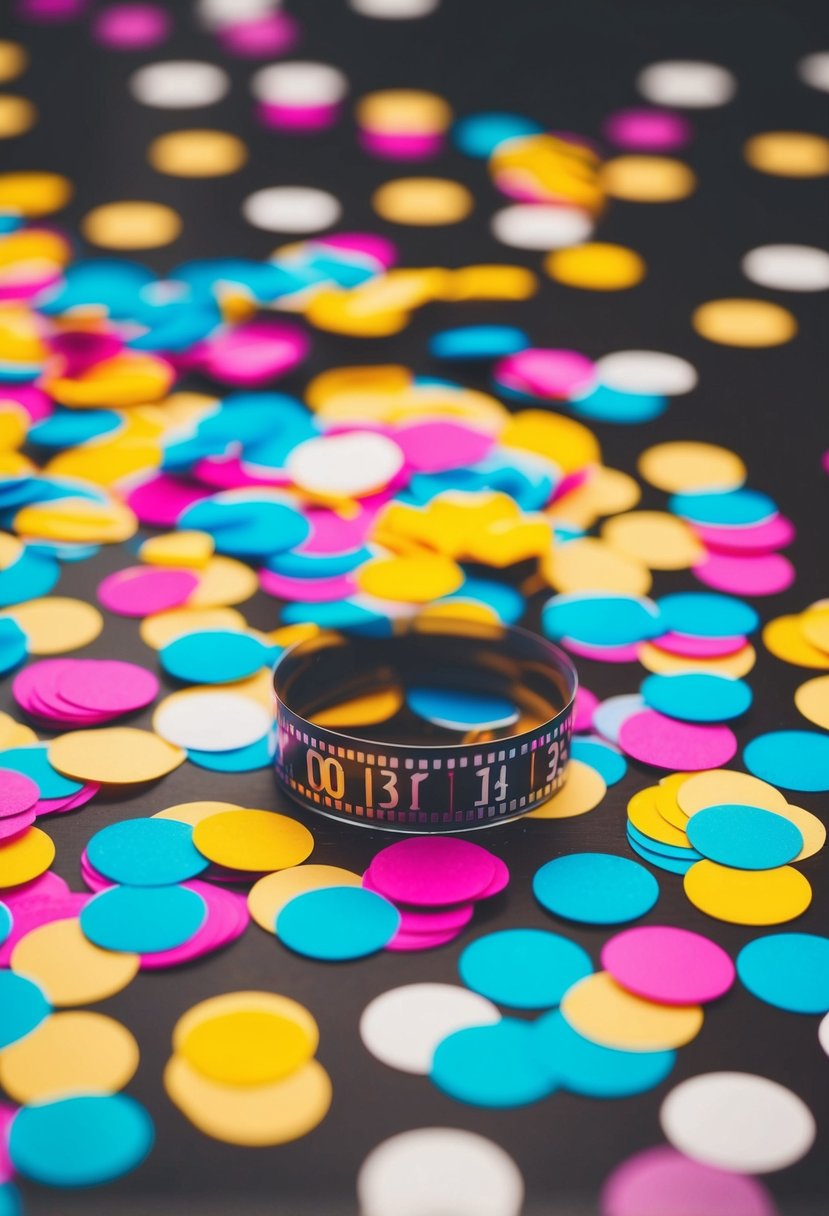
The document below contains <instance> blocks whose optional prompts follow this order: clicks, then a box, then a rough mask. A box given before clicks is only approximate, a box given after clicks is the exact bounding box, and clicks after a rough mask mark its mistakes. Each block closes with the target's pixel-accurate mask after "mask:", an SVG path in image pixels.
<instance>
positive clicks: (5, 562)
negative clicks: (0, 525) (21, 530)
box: [0, 532, 23, 570]
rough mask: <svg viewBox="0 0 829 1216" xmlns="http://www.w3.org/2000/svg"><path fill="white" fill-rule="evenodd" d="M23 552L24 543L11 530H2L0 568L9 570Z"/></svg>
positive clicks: (0, 533) (0, 536) (0, 535)
mask: <svg viewBox="0 0 829 1216" xmlns="http://www.w3.org/2000/svg"><path fill="white" fill-rule="evenodd" d="M22 553H23V543H22V541H20V540H19V539H18V538H17V537H16V536H12V535H11V533H10V532H0V570H8V568H9V566H13V565H14V563H15V562H16V561H17V559H18V558H19V557H20V556H21V555H22Z"/></svg>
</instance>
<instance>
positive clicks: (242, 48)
mask: <svg viewBox="0 0 829 1216" xmlns="http://www.w3.org/2000/svg"><path fill="white" fill-rule="evenodd" d="M298 39H299V25H298V23H297V22H296V21H295V20H294V18H293V17H291V16H290V14H289V13H266V14H265V16H263V17H259V18H257V19H256V20H254V21H236V22H234V23H233V24H232V25H226V26H224V27H223V28H222V29H221V30H220V31H219V42H220V43H221V45H222V47H223V48H224V50H226V51H228V52H229V53H230V54H231V55H239V56H241V57H242V58H244V59H259V58H264V57H265V56H267V55H285V54H287V52H288V51H290V50H292V49H293V48H294V47H295V46H296V44H297V41H298Z"/></svg>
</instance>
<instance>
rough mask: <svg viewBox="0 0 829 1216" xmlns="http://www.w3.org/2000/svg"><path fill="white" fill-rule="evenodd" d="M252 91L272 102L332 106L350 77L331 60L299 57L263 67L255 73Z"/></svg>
mask: <svg viewBox="0 0 829 1216" xmlns="http://www.w3.org/2000/svg"><path fill="white" fill-rule="evenodd" d="M250 91H251V92H252V93H253V95H254V97H256V98H257V99H258V100H259V101H264V102H267V103H268V104H269V105H279V106H331V105H336V103H337V102H338V101H342V99H343V97H345V95H346V93H347V92H348V80H347V79H346V77H345V75H344V74H343V73H342V72H341V71H340V70H339V68H333V67H331V65H330V64H328V63H312V62H311V61H310V60H299V59H298V60H295V61H294V62H293V63H270V64H268V66H267V67H264V68H260V69H259V71H258V72H254V74H253V77H252V79H251V82H250Z"/></svg>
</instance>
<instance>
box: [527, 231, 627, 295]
mask: <svg viewBox="0 0 829 1216" xmlns="http://www.w3.org/2000/svg"><path fill="white" fill-rule="evenodd" d="M544 269H545V270H546V272H547V274H548V275H549V276H550V278H551V279H555V281H556V282H557V283H563V284H564V285H565V286H567V287H584V288H586V289H587V290H588V291H621V290H622V289H624V288H626V287H635V286H636V284H637V283H641V281H642V279H643V278H644V277H645V273H646V267H645V262H644V259H643V258H641V257H640V256H639V254H638V253H635V252H634V250H633V249H626V248H625V247H624V245H609V244H605V243H603V242H600V241H595V242H592V243H590V244H586V245H573V246H572V247H571V248H569V249H556V250H554V251H553V252H552V253H549V254H547V256H546V258H545V259H544Z"/></svg>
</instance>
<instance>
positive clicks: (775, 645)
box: [763, 616, 829, 671]
mask: <svg viewBox="0 0 829 1216" xmlns="http://www.w3.org/2000/svg"><path fill="white" fill-rule="evenodd" d="M802 624H803V617H802V616H778V617H775V619H774V620H773V621H769V622H768V624H767V625H764V626H763V645H764V646H765V648H766V650H768V651H769V653H770V654H773V655H774V656H775V658H777V659H782V660H783V662H784V663H792V664H794V666H795V667H814V668H817V669H818V670H820V669H823V670H825V671H829V654H827V653H826V652H825V651H823V650H819V649H818V647H817V646H813V645H812V643H811V642H810V641H809V640H808V638H806V636H805V635H804V633H803V628H802Z"/></svg>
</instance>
